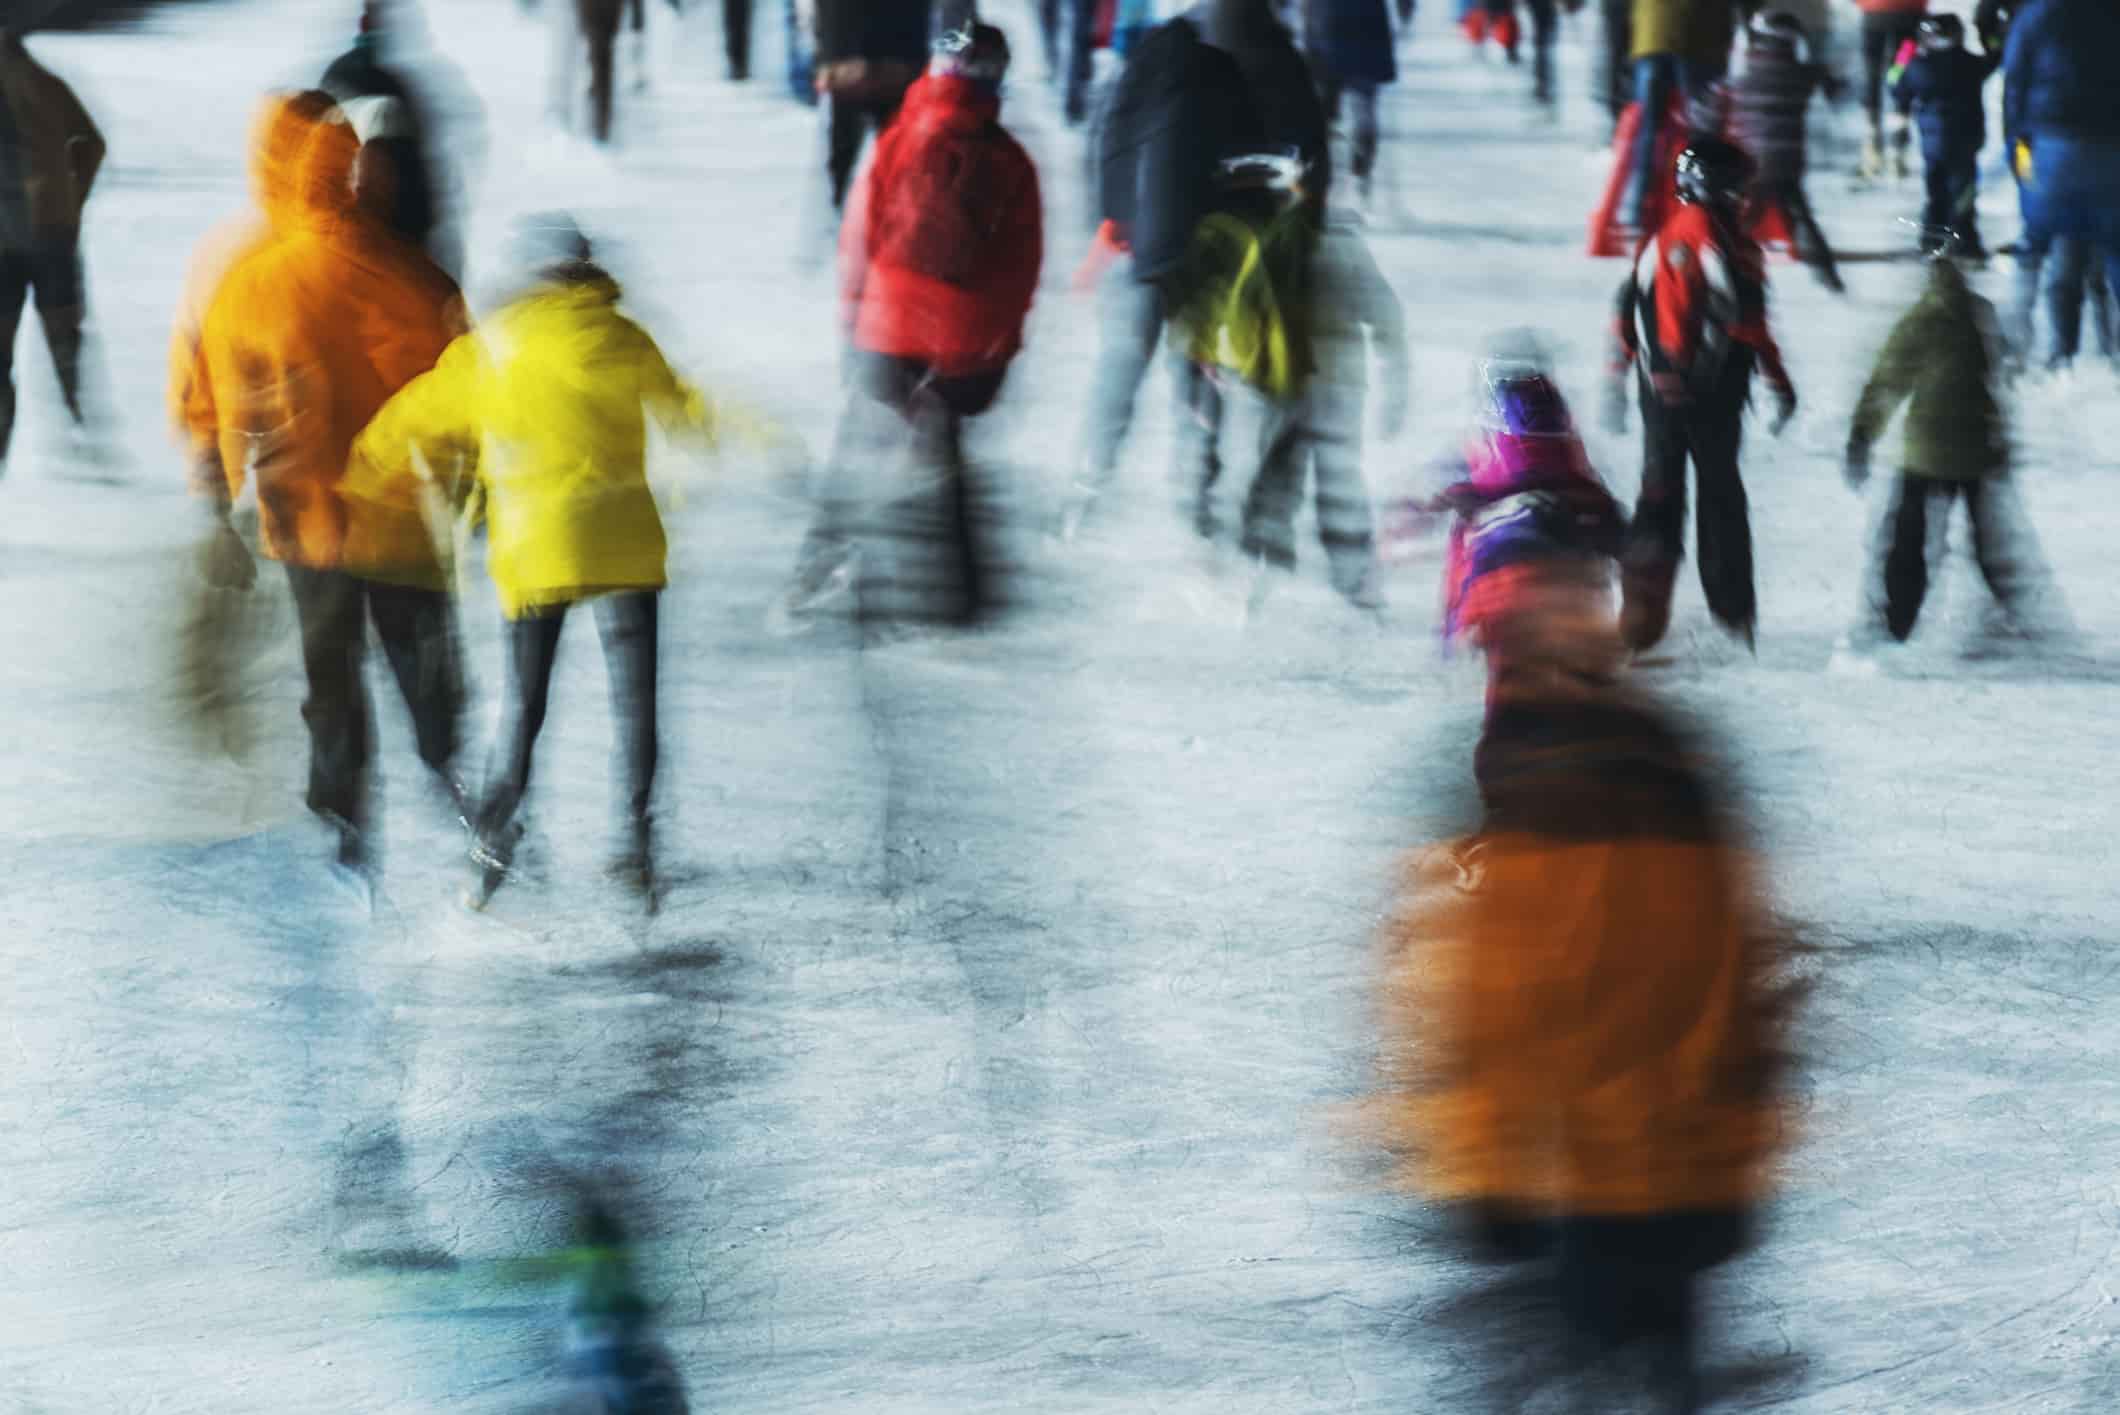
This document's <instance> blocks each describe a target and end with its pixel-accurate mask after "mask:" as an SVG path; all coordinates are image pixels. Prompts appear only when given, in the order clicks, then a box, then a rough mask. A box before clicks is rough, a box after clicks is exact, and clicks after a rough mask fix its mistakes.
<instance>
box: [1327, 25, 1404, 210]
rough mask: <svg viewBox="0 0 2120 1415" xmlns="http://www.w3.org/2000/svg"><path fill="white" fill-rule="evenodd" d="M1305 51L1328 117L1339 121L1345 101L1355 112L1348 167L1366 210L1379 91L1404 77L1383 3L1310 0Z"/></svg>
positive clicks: (1374, 158)
mask: <svg viewBox="0 0 2120 1415" xmlns="http://www.w3.org/2000/svg"><path fill="white" fill-rule="evenodd" d="M1303 47H1304V50H1305V51H1306V52H1307V53H1308V54H1309V56H1310V63H1311V67H1312V68H1313V70H1314V71H1315V72H1316V74H1317V78H1318V89H1319V93H1320V96H1321V98H1322V100H1323V103H1324V108H1325V116H1326V118H1327V119H1328V120H1329V121H1337V120H1338V118H1339V116H1340V104H1341V102H1342V101H1343V100H1344V101H1345V102H1347V103H1348V104H1350V105H1351V106H1352V108H1353V110H1354V111H1353V121H1352V128H1353V143H1352V151H1351V152H1350V153H1349V155H1348V165H1349V166H1350V167H1351V168H1352V169H1353V171H1354V180H1355V187H1356V190H1357V191H1358V192H1359V193H1360V200H1361V201H1362V202H1363V203H1364V204H1365V205H1366V204H1367V202H1368V200H1369V193H1370V184H1371V180H1372V178H1373V176H1374V174H1375V172H1376V161H1377V140H1378V135H1379V130H1378V126H1377V90H1378V89H1379V88H1381V87H1383V86H1384V85H1385V84H1389V83H1395V82H1397V81H1398V77H1399V66H1398V60H1397V58H1396V56H1395V54H1394V51H1393V45H1392V42H1391V16H1390V14H1389V12H1387V11H1386V10H1385V8H1384V0H1309V3H1308V5H1307V7H1306V10H1305V13H1304V25H1303Z"/></svg>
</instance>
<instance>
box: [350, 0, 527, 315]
mask: <svg viewBox="0 0 2120 1415" xmlns="http://www.w3.org/2000/svg"><path fill="white" fill-rule="evenodd" d="M553 3H557V0H553ZM425 41H426V24H425V20H424V19H423V17H422V16H421V14H420V11H419V7H418V3H417V0H365V3H364V4H363V5H362V7H361V18H360V30H359V32H358V33H357V34H356V35H355V37H354V42H353V47H352V48H350V49H348V50H347V51H346V52H345V53H344V54H342V55H340V56H339V57H338V58H337V59H335V60H333V61H332V63H331V67H329V68H328V69H326V70H325V71H324V77H323V80H322V81H321V82H320V83H319V85H318V87H320V88H321V89H323V90H324V91H325V92H327V93H329V94H330V95H331V96H332V98H333V99H335V100H336V101H337V102H338V104H339V107H340V108H341V110H342V111H344V112H345V113H346V115H347V117H348V119H349V120H350V121H352V123H353V124H354V128H355V131H356V132H357V133H358V134H359V135H360V136H361V139H362V148H363V149H364V152H365V153H366V156H365V158H364V161H367V162H369V163H371V164H376V165H375V166H374V167H373V168H372V169H371V171H370V173H369V180H370V181H371V182H372V183H375V184H377V185H378V186H380V185H381V184H382V183H384V182H386V181H387V183H388V192H387V199H386V200H385V201H384V203H383V210H384V213H385V220H386V222H387V224H388V225H389V227H390V229H391V230H393V231H395V232H396V233H397V234H398V235H400V236H402V237H404V238H405V239H406V240H408V241H410V242H412V243H413V244H414V245H416V246H419V247H421V248H423V249H424V250H425V251H426V252H427V254H428V255H429V256H430V257H432V258H433V260H434V263H435V264H437V265H439V266H440V267H441V268H442V269H443V270H445V271H447V272H448V273H449V275H450V277H451V278H452V279H457V278H461V277H462V274H463V269H464V242H463V232H462V225H461V222H460V220H459V211H460V209H461V207H462V205H463V202H464V190H463V189H464V182H463V177H462V169H463V168H464V167H465V166H472V167H475V166H476V165H477V164H476V162H471V163H465V162H463V161H461V158H462V157H463V156H465V155H466V154H467V152H468V153H469V154H478V153H481V152H482V151H483V148H484V140H483V138H482V136H480V135H479V134H478V133H477V132H476V131H467V128H469V129H476V128H477V127H479V126H480V119H479V117H478V115H477V112H476V110H475V108H473V109H471V110H470V111H465V105H466V104H467V103H468V104H471V105H475V104H476V103H477V100H476V99H475V98H472V97H470V90H469V86H468V85H467V84H465V83H463V81H462V79H461V77H460V76H456V75H453V74H450V73H448V72H447V71H446V70H445V68H444V66H443V64H442V62H441V60H440V56H439V55H436V54H434V53H433V52H432V50H431V48H430V47H429V46H428V45H427V44H426V42H425ZM435 80H443V81H444V82H443V83H442V84H441V85H440V87H441V88H442V89H443V90H444V92H443V94H441V95H437V94H435V93H433V92H431V91H430V85H431V84H433V81H435ZM438 97H446V98H451V99H453V100H454V102H451V103H448V104H447V105H446V106H447V107H448V108H450V109H454V110H456V111H453V112H447V113H446V114H445V113H444V112H439V111H437V110H438V109H439V108H442V107H444V105H443V104H439V103H437V101H436V100H437V98H438Z"/></svg>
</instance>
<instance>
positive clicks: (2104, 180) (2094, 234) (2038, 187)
mask: <svg viewBox="0 0 2120 1415" xmlns="http://www.w3.org/2000/svg"><path fill="white" fill-rule="evenodd" d="M2031 144H2032V176H2031V180H2030V181H2023V182H2019V183H2018V185H2017V203H2018V210H2019V211H2020V212H2021V213H2022V215H2023V218H2024V235H2023V238H2022V241H2021V242H2020V244H2021V247H2022V251H2023V254H2022V255H2021V256H2020V257H2019V259H2018V263H2017V293H2016V301H2015V307H2014V309H2013V310H2012V312H2011V314H2012V317H2011V321H2010V323H2011V332H2012V338H2013V342H2014V343H2015V344H2016V346H2017V349H2018V352H2019V353H2020V354H2029V352H2030V345H2031V328H2032V310H2033V307H2034V306H2035V305H2036V304H2037V303H2038V299H2039V287H2040V271H2041V267H2042V266H2043V265H2044V264H2045V261H2046V255H2047V251H2048V250H2049V249H2050V248H2051V247H2052V246H2053V244H2054V242H2055V240H2056V239H2057V238H2061V239H2074V240H2077V241H2081V242H2084V243H2086V244H2087V245H2088V246H2090V247H2093V248H2096V249H2098V250H2100V251H2102V253H2103V258H2104V262H2105V272H2106V285H2107V288H2109V289H2112V290H2120V140H2115V139H2111V138H2077V137H2073V136H2070V135H2067V134H2061V133H2045V134H2036V133H2035V134H2033V135H2032V139H2031ZM2085 258H2087V257H2085ZM2070 283H2073V282H2056V284H2057V290H2056V293H2055V308H2054V311H2053V313H2054V325H2055V335H2056V339H2055V347H2054V353H2055V354H2057V355H2060V356H2062V357H2066V356H2068V355H2070V354H2073V353H2074V352H2075V350H2074V348H2073V345H2074V343H2075V340H2074V339H2073V338H2068V339H2063V338H2062V337H2061V336H2063V335H2066V334H2070V333H2071V332H2072V331H2074V330H2075V329H2076V327H2077V321H2076V320H2075V319H2074V318H2073V312H2070V314H2067V315H2064V314H2063V312H2062V311H2061V310H2060V308H2059V304H2060V300H2061V299H2062V298H2065V296H2064V295H2063V294H2062V293H2061V288H2062V287H2064V286H2065V285H2067V284H2070ZM2078 289H2080V286H2078ZM2080 307H2081V305H2080V297H2079V301H2078V308H2080Z"/></svg>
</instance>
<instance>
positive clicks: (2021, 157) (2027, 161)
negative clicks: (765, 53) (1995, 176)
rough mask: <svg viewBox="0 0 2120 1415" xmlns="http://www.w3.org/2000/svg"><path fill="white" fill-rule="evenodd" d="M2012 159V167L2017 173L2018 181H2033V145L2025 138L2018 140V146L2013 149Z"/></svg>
mask: <svg viewBox="0 0 2120 1415" xmlns="http://www.w3.org/2000/svg"><path fill="white" fill-rule="evenodd" d="M2011 159H2012V160H2011V162H2010V167H2011V169H2012V170H2013V171H2015V172H2016V174H2017V180H2018V181H2019V182H2025V183H2029V182H2030V181H2031V180H2032V172H2033V170H2034V169H2033V167H2032V145H2031V144H2030V143H2029V142H2026V141H2025V140H2024V139H2023V138H2019V139H2017V146H2016V147H2015V148H2013V149H2011Z"/></svg>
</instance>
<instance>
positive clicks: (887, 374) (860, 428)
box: [782, 24, 1045, 624]
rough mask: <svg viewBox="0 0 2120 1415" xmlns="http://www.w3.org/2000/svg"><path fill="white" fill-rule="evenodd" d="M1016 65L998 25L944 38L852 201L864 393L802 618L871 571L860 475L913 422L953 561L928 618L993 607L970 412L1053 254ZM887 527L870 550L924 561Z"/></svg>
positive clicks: (810, 544)
mask: <svg viewBox="0 0 2120 1415" xmlns="http://www.w3.org/2000/svg"><path fill="white" fill-rule="evenodd" d="M1008 67H1009V46H1008V39H1007V37H1006V36H1005V35H1004V34H1003V33H1002V32H1001V31H1000V30H999V29H996V28H995V27H993V26H992V25H985V24H974V25H971V26H968V27H967V28H965V29H962V30H955V31H948V32H945V33H944V34H943V35H941V36H939V37H938V38H937V39H936V41H935V53H934V57H933V59H932V60H930V62H929V64H928V71H927V73H926V74H924V75H923V76H922V77H921V78H920V79H919V80H918V81H917V82H916V83H914V85H913V86H912V88H911V89H910V90H909V91H908V92H907V94H906V99H905V108H904V111H903V112H901V113H900V115H899V117H898V119H897V121H896V122H894V123H893V124H892V125H891V127H890V129H889V130H888V131H887V132H885V134H884V135H883V138H882V140H881V141H880V142H879V143H878V144H877V149H876V158H875V161H874V162H873V163H872V164H871V165H870V167H869V169H868V172H867V173H866V174H865V175H864V177H863V178H862V182H861V185H860V186H859V187H858V188H857V189H856V191H855V193H854V197H853V200H852V202H851V203H850V204H849V206H848V209H847V215H846V221H845V224H844V227H843V230H842V233H841V238H840V260H841V265H842V271H843V281H844V295H845V309H846V315H847V320H848V326H849V327H848V336H849V340H850V343H851V345H852V359H851V365H852V369H853V380H854V383H855V390H854V392H853V394H852V400H851V402H850V404H849V406H848V409H847V411H846V413H845V415H844V417H843V418H842V420H841V424H840V429H839V433H838V436H837V439H836V441H835V445H834V447H833V451H832V460H831V466H830V469H829V472H828V478H829V481H828V485H827V486H826V487H825V488H824V491H823V494H822V495H821V496H820V498H819V506H818V514H817V519H816V521H815V523H814V524H813V525H812V527H811V529H810V533H809V535H808V536H807V537H806V538H805V541H804V545H803V550H802V559H801V564H800V566H799V567H798V569H797V572H796V579H795V584H794V585H793V586H792V588H791V589H790V591H789V593H788V597H787V599H786V600H785V601H784V603H783V605H782V609H783V611H784V612H785V613H787V614H789V615H797V614H802V613H806V612H808V611H809V610H811V609H813V608H814V607H816V605H817V603H818V602H819V600H820V599H821V597H823V596H824V595H825V594H826V593H827V592H828V591H829V590H830V589H831V588H832V587H833V586H834V585H836V584H845V583H847V582H849V580H850V578H851V576H852V575H853V574H854V573H855V572H856V570H857V569H858V568H860V567H858V566H857V564H856V563H855V559H854V557H857V556H859V555H861V554H862V553H863V547H862V546H861V544H860V539H861V538H860V536H859V535H858V529H859V527H858V522H859V520H860V517H861V511H860V508H861V506H862V505H863V504H864V503H865V502H869V501H873V500H874V499H875V498H874V497H873V495H870V494H865V493H864V490H863V489H862V488H860V487H858V486H857V485H856V484H855V483H856V481H857V479H868V478H873V477H874V475H875V473H876V469H877V465H878V464H879V463H882V464H885V465H888V463H889V461H890V456H889V453H888V452H887V451H886V450H885V449H889V448H892V447H894V446H902V445H903V444H902V440H901V439H902V436H903V434H904V433H906V432H910V433H911V436H912V441H913V451H914V457H915V459H916V460H917V461H918V462H919V464H920V465H921V466H922V468H923V469H924V470H925V471H927V472H928V473H930V474H932V475H933V476H934V477H935V478H937V479H938V480H939V482H940V484H941V492H940V495H941V500H942V520H943V523H944V526H945V528H946V529H945V532H944V535H945V539H946V541H947V543H948V545H949V547H950V551H949V555H948V557H947V558H948V559H949V560H950V561H951V562H952V563H951V564H950V567H949V571H948V575H947V578H948V581H949V585H950V589H949V592H948V593H947V595H946V596H945V598H946V599H947V600H948V601H949V603H948V605H947V607H944V606H943V605H941V604H938V603H932V601H931V604H930V605H929V606H921V607H920V609H921V616H920V617H939V618H943V619H947V620H952V621H955V622H957V623H959V624H970V623H973V622H975V621H977V620H978V619H979V618H981V616H982V615H983V614H984V613H985V612H986V611H987V610H989V609H991V608H993V607H994V604H995V600H996V595H995V592H994V584H993V563H992V557H991V555H990V553H989V552H988V551H987V549H986V548H985V547H984V546H983V544H982V541H983V539H984V537H983V535H982V532H981V530H980V525H979V522H980V516H981V508H980V507H979V505H978V500H979V498H978V497H977V496H976V495H975V494H974V484H973V483H974V473H973V471H972V469H971V467H970V465H969V464H968V463H967V461H966V458H965V455H964V423H965V421H966V420H967V419H969V418H973V417H977V416H978V415H979V414H981V413H983V412H985V411H986V410H987V409H989V408H991V407H992V406H993V404H994V400H995V399H996V398H997V397H998V396H999V395H1000V392H1001V385H1002V382H1003V380H1004V379H1005V378H1006V377H1007V374H1008V366H1009V363H1010V361H1011V360H1013V359H1014V357H1015V356H1016V353H1017V351H1018V350H1019V349H1020V348H1021V347H1022V342H1023V324H1024V320H1025V319H1026V318H1027V317H1028V316H1029V314H1030V307H1031V299H1032V297H1033V295H1034V294H1035V293H1036V291H1037V288H1038V271H1039V268H1040V266H1041V264H1042V263H1043V260H1044V249H1045V247H1044V240H1045V237H1044V217H1043V208H1042V205H1041V202H1040V197H1039V190H1038V173H1037V169H1036V168H1035V167H1033V166H1032V164H1031V159H1030V156H1029V154H1028V153H1026V152H1025V151H1024V150H1023V147H1022V145H1021V144H1019V143H1018V142H1017V141H1016V140H1015V138H1013V137H1012V136H1010V135H1009V132H1008V130H1007V129H1005V128H1004V127H1002V126H1001V121H1000V115H1001V85H1002V81H1003V79H1004V78H1005V77H1006V75H1007V73H1008ZM878 529H879V530H881V531H883V533H884V535H885V536H886V537H887V538H888V541H889V543H888V544H878V543H873V542H872V543H871V545H870V546H869V547H868V550H869V551H870V552H872V553H873V554H874V556H875V558H876V559H877V560H879V561H881V562H883V564H885V565H890V566H892V567H894V568H898V569H905V568H910V567H911V566H913V565H915V564H917V563H919V562H920V561H921V560H922V559H924V558H925V557H923V556H921V555H920V554H918V551H917V547H915V546H913V545H911V544H910V543H909V542H910V540H911V539H912V538H911V537H910V536H909V535H907V534H904V533H902V532H903V529H904V528H900V527H879V528H878ZM867 568H868V569H869V570H870V571H872V572H874V573H869V574H867V575H866V576H865V577H864V578H865V580H866V586H865V589H866V590H868V591H875V592H879V593H880V592H885V591H888V592H891V593H892V594H893V595H894V597H896V595H897V594H898V593H899V592H902V591H911V590H912V589H913V588H914V587H913V586H912V585H911V584H908V583H899V584H891V585H887V584H886V583H885V581H886V580H888V579H890V578H893V577H890V576H887V575H885V574H883V573H881V567H880V566H875V565H872V566H869V567H867ZM873 607H874V606H872V605H864V612H867V611H868V610H869V609H872V608H873ZM907 607H911V606H907ZM930 608H932V610H933V611H934V612H933V613H932V614H930V613H929V612H928V611H929V610H930Z"/></svg>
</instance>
